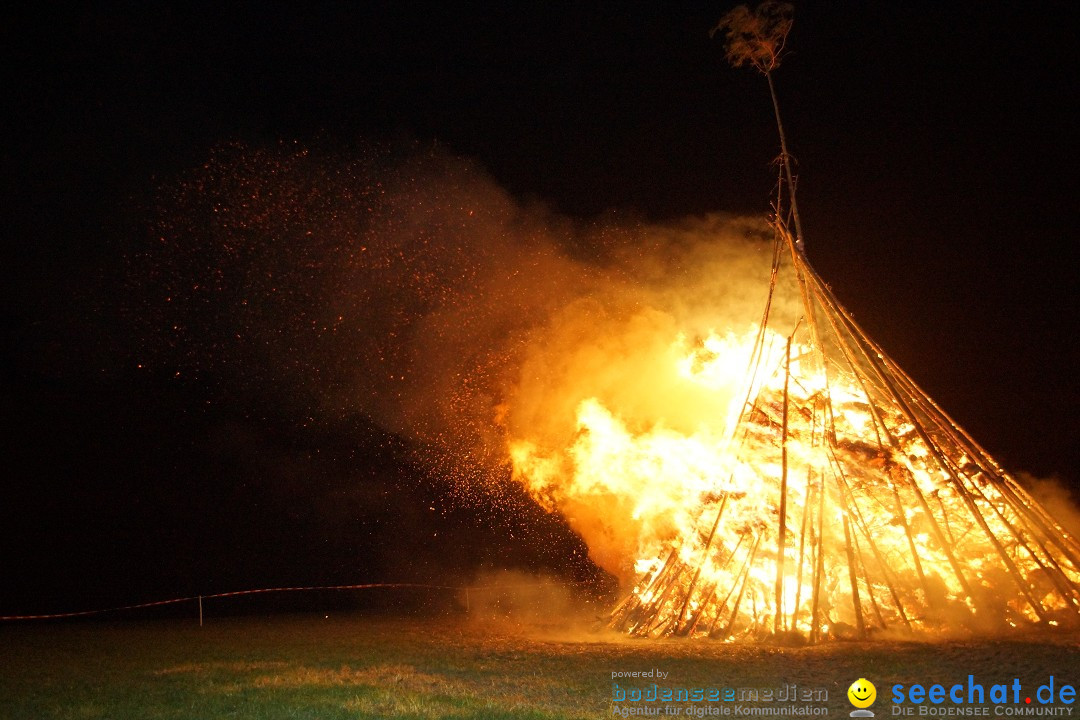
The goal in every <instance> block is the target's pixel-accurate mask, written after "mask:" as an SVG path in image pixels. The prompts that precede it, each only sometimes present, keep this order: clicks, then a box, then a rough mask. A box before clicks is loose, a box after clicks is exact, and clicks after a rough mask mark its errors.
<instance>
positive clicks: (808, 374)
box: [582, 221, 1080, 642]
mask: <svg viewBox="0 0 1080 720" xmlns="http://www.w3.org/2000/svg"><path fill="white" fill-rule="evenodd" d="M776 238H777V239H776V244H775V255H774V264H773V282H772V285H771V288H770V290H771V291H770V293H769V299H770V302H767V303H766V310H765V315H764V317H763V319H762V323H761V326H760V328H759V330H758V332H757V333H756V336H755V338H754V340H753V343H752V349H751V351H750V356H751V357H750V363H749V367H748V369H747V371H746V375H745V381H744V385H745V390H744V392H743V393H742V394H741V396H737V397H736V400H735V402H734V403H733V407H732V408H727V409H724V410H726V412H727V417H728V418H729V421H728V422H727V423H725V425H726V428H727V432H726V434H725V435H724V436H723V437H714V438H708V439H705V438H700V437H698V438H694V439H693V441H692V442H691V443H690V445H696V447H691V446H690V445H688V446H687V447H686V448H684V452H685V455H684V459H685V460H686V462H688V463H689V462H692V461H693V458H692V457H690V456H692V454H693V453H694V452H704V453H706V458H705V462H704V463H702V464H700V465H698V466H696V468H695V470H697V471H698V472H699V473H700V475H699V476H698V477H697V478H696V479H697V481H698V482H697V483H696V488H695V489H696V497H692V498H690V497H688V498H686V499H687V500H689V501H690V502H691V503H692V508H693V509H692V511H690V512H689V513H688V514H687V516H686V517H684V518H681V519H680V520H681V522H680V524H679V525H678V526H676V527H672V528H669V533H670V534H669V535H668V536H667V537H666V538H665V542H663V543H662V545H661V546H660V547H658V548H656V549H657V552H656V554H655V555H654V556H652V557H643V558H641V559H640V560H639V563H638V567H637V569H638V570H639V572H640V575H639V579H638V581H637V583H636V585H635V587H634V590H633V592H632V593H631V594H630V595H629V596H628V597H627V598H626V599H625V600H624V601H623V602H622V603H621V604H620V605H619V606H618V608H616V610H615V611H614V613H613V614H612V621H611V622H612V625H613V626H614V627H617V628H619V629H622V630H625V631H627V632H629V633H631V634H634V635H643V636H658V635H689V636H698V635H708V636H711V637H719V638H725V639H726V638H745V637H760V636H768V635H773V636H785V635H791V636H793V637H800V638H803V639H806V640H808V641H809V642H816V641H820V640H823V639H826V638H830V637H831V638H836V637H866V636H867V635H869V634H870V633H871V632H872V631H875V630H886V629H901V630H905V631H928V632H935V631H940V630H942V629H947V628H950V627H961V626H962V627H994V626H997V625H1000V624H1002V623H1004V624H1005V625H1006V626H1014V627H1015V626H1021V625H1025V624H1029V623H1045V624H1047V625H1050V626H1058V625H1066V624H1075V623H1076V620H1077V615H1078V612H1080V545H1078V543H1077V542H1076V541H1075V539H1073V538H1072V537H1070V536H1069V535H1068V534H1067V533H1066V532H1065V531H1064V530H1063V529H1062V528H1061V527H1060V526H1059V525H1058V524H1057V523H1056V522H1055V521H1054V519H1053V518H1051V517H1050V516H1049V515H1048V514H1047V512H1046V511H1045V510H1044V509H1043V508H1042V507H1041V506H1040V505H1039V504H1038V503H1037V502H1035V501H1034V500H1033V499H1032V497H1031V496H1030V495H1029V494H1028V493H1027V492H1025V490H1024V489H1023V488H1022V487H1021V486H1020V485H1019V484H1018V483H1017V482H1016V481H1015V480H1014V479H1013V478H1012V477H1010V476H1009V475H1008V474H1007V473H1006V472H1005V471H1004V470H1002V468H1001V467H1000V466H998V464H997V463H995V462H994V460H993V459H992V458H991V457H990V456H989V455H988V454H987V453H986V452H985V451H984V450H983V449H982V448H981V447H979V445H978V444H977V443H976V442H975V441H974V440H972V439H971V437H970V436H968V435H967V434H966V433H965V432H964V431H963V430H962V429H961V428H960V427H959V426H958V425H957V424H956V423H955V422H954V421H952V420H951V419H950V418H949V417H948V416H947V415H946V414H945V413H944V412H943V411H942V410H941V409H940V408H939V407H938V406H937V405H935V404H934V402H933V401H932V400H931V399H930V398H929V397H927V396H926V394H925V393H923V392H922V391H921V390H920V389H919V388H918V387H917V386H916V385H915V383H914V382H913V381H912V380H911V378H909V377H908V376H907V375H906V374H905V373H904V371H903V370H901V369H900V367H898V366H897V365H896V363H895V362H893V361H892V360H891V359H890V358H889V357H888V356H887V355H886V354H885V352H884V351H883V350H882V349H881V348H880V347H879V346H878V345H877V344H875V343H874V341H873V340H871V339H870V338H869V337H868V336H867V335H866V334H865V333H864V332H863V331H862V330H861V329H860V328H859V327H858V326H857V325H856V324H855V322H854V320H853V319H852V318H851V316H850V314H849V313H848V312H847V311H846V310H844V308H843V307H842V306H841V305H840V304H839V303H838V302H837V300H836V297H835V296H834V295H833V294H832V291H831V290H830V289H829V288H828V287H827V286H826V285H825V284H824V283H823V282H822V280H821V278H820V277H819V276H818V275H817V274H816V273H815V272H814V270H813V269H812V268H811V267H810V265H809V264H808V263H807V261H806V258H805V256H804V255H803V253H802V251H801V250H799V249H798V246H797V243H796V241H795V239H794V238H793V236H792V235H791V234H790V233H789V232H788V230H787V228H786V226H785V225H784V224H783V223H782V222H779V221H778V222H777V225H776ZM785 256H786V257H787V258H789V259H790V262H789V263H784V262H782V261H783V260H784V258H785ZM785 271H786V272H789V273H791V274H793V275H794V278H795V282H796V284H797V288H798V292H799V293H800V294H801V297H802V302H803V310H804V314H803V316H802V318H801V319H800V320H799V321H798V322H797V323H796V324H795V326H794V327H793V328H789V329H787V331H786V332H778V328H776V327H774V326H773V325H774V323H772V322H771V318H770V311H769V308H770V306H771V300H772V298H773V294H774V293H773V291H774V290H775V288H776V284H777V282H776V281H777V277H778V275H779V274H781V273H783V272H785ZM724 350H725V348H724V347H723V343H721V342H719V341H718V339H717V338H710V339H707V340H705V341H704V342H703V343H702V344H701V346H700V347H699V348H698V349H697V350H696V351H695V352H693V353H692V354H691V355H690V356H688V357H687V359H686V367H685V370H686V372H687V373H688V374H689V375H690V377H691V378H693V379H694V380H696V381H698V382H702V383H705V384H707V383H708V382H709V376H710V373H711V372H714V371H715V370H717V369H718V366H717V365H716V364H717V363H721V362H723V359H722V358H721V357H720V355H719V353H720V352H723V351H724ZM582 427H583V432H584V433H585V435H586V437H587V436H588V435H589V434H591V433H593V432H594V429H593V428H592V427H591V426H590V425H588V424H583V426H582ZM703 441H704V442H707V443H711V446H709V445H706V444H704V442H703ZM583 444H584V445H588V444H589V440H587V439H586V440H585V441H584V443H583ZM644 452H645V453H646V454H648V452H649V451H648V449H645V450H644ZM658 458H659V455H657V456H656V457H655V458H652V459H653V460H657V459H658ZM647 461H648V458H646V462H647ZM656 467H657V469H658V470H659V469H660V468H661V465H660V464H659V463H657V464H656ZM617 468H618V466H617V465H614V466H613V470H615V471H617ZM654 481H655V482H656V483H660V484H663V483H667V482H672V478H669V477H667V476H665V475H664V474H663V472H657V474H656V475H655V477H654Z"/></svg>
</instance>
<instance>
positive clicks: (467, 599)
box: [465, 585, 469, 615]
mask: <svg viewBox="0 0 1080 720" xmlns="http://www.w3.org/2000/svg"><path fill="white" fill-rule="evenodd" d="M468 613H469V586H468V585H466V586H465V614H466V615H467V614H468Z"/></svg>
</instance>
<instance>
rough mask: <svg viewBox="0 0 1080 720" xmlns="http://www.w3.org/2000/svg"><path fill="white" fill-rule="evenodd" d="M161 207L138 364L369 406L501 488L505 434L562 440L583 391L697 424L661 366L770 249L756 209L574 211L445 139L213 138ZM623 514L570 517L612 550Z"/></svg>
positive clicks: (277, 399)
mask: <svg viewBox="0 0 1080 720" xmlns="http://www.w3.org/2000/svg"><path fill="white" fill-rule="evenodd" d="M157 216H158V222H157V223H156V225H155V227H154V232H153V234H152V236H151V237H150V238H148V242H147V245H146V247H145V248H144V249H143V250H142V252H140V253H138V254H136V255H134V256H133V257H132V258H131V264H132V273H131V276H132V277H133V278H137V280H136V281H134V284H133V288H132V290H133V292H132V293H131V296H132V297H133V298H135V299H136V300H137V302H138V303H139V306H138V307H137V308H135V309H134V310H133V312H132V316H133V317H134V318H135V319H136V323H137V327H136V332H137V333H138V336H139V337H140V338H141V339H142V342H141V343H140V344H139V352H140V355H139V357H138V358H137V360H138V361H139V363H140V364H144V363H145V364H147V365H148V366H150V367H157V368H159V369H160V370H162V371H164V372H167V373H169V374H176V375H178V376H192V375H194V376H196V377H198V378H200V379H203V380H206V381H207V382H209V383H212V384H213V385H214V386H215V387H217V388H218V389H219V392H220V393H221V395H222V396H223V397H225V398H226V399H228V400H229V401H231V402H237V403H240V404H242V405H248V406H255V407H258V408H259V409H260V411H264V412H274V413H283V414H286V415H288V416H290V417H296V418H303V419H304V421H305V422H309V423H331V424H332V423H335V422H338V421H340V420H342V419H345V418H350V417H356V416H365V417H368V418H371V419H373V420H374V421H375V422H376V423H378V424H379V425H381V426H382V427H383V428H385V429H386V430H388V431H391V432H393V433H397V434H400V435H401V436H403V437H406V438H408V439H410V440H412V441H413V442H414V443H415V444H416V445H417V447H419V448H423V449H424V452H425V453H426V454H427V457H428V458H429V460H430V462H431V464H432V465H433V466H435V467H437V469H438V471H439V473H440V474H443V475H446V476H448V477H450V478H451V480H452V481H453V482H454V483H455V484H456V487H457V488H458V489H459V491H460V492H461V494H462V495H463V496H470V497H475V496H477V495H485V496H487V497H495V496H497V495H498V494H499V492H500V488H501V487H504V486H505V483H506V481H507V478H508V476H509V475H508V472H507V467H508V455H507V451H508V439H510V438H517V439H525V440H527V441H528V442H530V443H533V444H534V445H535V446H537V447H542V448H544V447H550V448H558V447H565V446H567V445H568V444H569V441H570V440H571V439H572V437H573V436H574V434H575V433H576V432H578V429H577V426H576V412H577V408H578V406H579V405H580V403H581V402H582V401H585V400H588V399H590V398H592V399H596V400H598V401H599V402H601V403H603V405H604V406H605V407H606V408H608V409H609V410H610V411H611V412H612V413H613V414H615V415H616V416H617V417H619V418H620V419H621V420H622V422H624V423H626V425H627V427H630V428H647V427H652V426H653V425H655V424H657V423H662V424H663V425H664V427H667V428H670V429H672V430H676V431H681V432H692V431H693V429H694V428H695V427H697V426H698V425H699V424H700V423H701V422H702V420H703V418H702V417H701V413H702V409H701V407H702V404H701V403H700V402H697V403H695V402H689V400H692V398H683V397H681V395H682V394H685V393H686V392H687V390H686V389H685V388H683V387H680V386H678V385H676V384H673V383H669V382H666V381H665V378H667V377H668V375H667V374H665V373H663V372H661V371H660V365H661V364H663V365H665V366H667V365H668V364H670V362H671V358H672V347H673V343H677V342H682V343H684V344H687V345H692V344H693V343H695V342H697V341H699V340H700V338H702V337H704V336H706V335H708V334H709V333H711V332H720V333H723V332H727V331H730V330H736V331H740V332H741V331H745V330H746V329H747V328H750V327H753V326H754V325H756V323H757V321H758V320H759V318H760V313H761V307H762V303H763V301H764V299H765V293H766V280H767V278H768V272H769V263H770V260H771V253H770V243H769V230H768V228H767V227H766V226H765V224H764V222H763V221H762V220H761V219H756V218H751V219H747V218H739V217H731V216H725V215H712V216H708V217H701V218H687V219H681V220H676V221H672V222H666V223H660V224H657V223H645V222H641V221H635V220H632V219H628V218H622V217H619V216H613V218H612V219H611V220H604V221H596V220H594V221H588V222H585V221H579V220H573V219H570V218H567V217H563V216H560V215H558V214H557V213H555V212H552V211H550V210H549V209H547V208H545V207H544V206H543V205H541V204H538V203H526V202H522V201H519V200H518V199H515V198H513V197H511V196H510V195H509V194H508V193H507V192H506V191H504V190H503V189H501V188H500V187H499V186H498V185H497V184H496V183H495V182H494V181H493V180H492V179H491V178H490V177H489V176H488V175H486V174H485V173H484V172H483V171H482V170H481V169H479V168H477V167H476V166H475V165H473V164H471V163H470V162H468V161H466V160H462V159H460V158H456V157H453V156H451V155H449V154H447V153H445V152H443V151H442V150H440V149H438V148H428V149H418V148H416V147H412V148H409V149H408V150H406V151H400V150H394V149H386V148H375V147H368V148H364V149H361V150H357V151H355V152H352V153H351V154H349V155H344V154H342V153H341V152H333V151H325V150H321V149H312V148H309V147H305V146H302V145H300V144H298V143H282V144H280V145H278V146H276V147H272V148H251V147H246V146H227V147H222V148H218V149H217V150H215V151H214V152H213V153H212V154H211V156H210V157H209V159H208V160H207V162H206V163H205V164H204V165H203V166H202V167H200V168H197V169H195V170H193V171H191V172H190V173H188V174H187V175H186V176H185V177H183V178H182V179H180V180H179V181H178V182H176V183H174V184H172V185H171V186H169V187H167V188H165V189H164V190H163V192H162V195H161V200H160V207H159V208H158V212H157ZM780 311H781V312H782V310H780ZM684 400H685V401H686V402H684ZM721 402H722V399H721ZM721 406H723V405H721ZM564 509H565V508H564ZM617 515H618V511H617V508H611V507H607V508H587V507H579V508H576V510H575V511H574V512H573V513H572V516H571V517H569V522H570V524H571V526H572V527H573V528H574V529H575V530H576V531H577V532H579V533H580V534H581V535H582V536H583V537H584V538H585V539H586V541H587V542H588V543H589V544H590V548H591V551H592V552H593V553H594V559H600V560H601V564H602V565H604V566H605V567H607V568H608V569H613V568H614V566H615V564H616V563H615V562H614V560H612V559H611V556H617V555H619V553H621V552H624V546H626V544H627V541H626V539H625V538H621V539H620V538H613V537H612V536H611V529H612V527H613V526H618V525H619V524H620V522H621V518H619V517H617ZM623 559H625V558H623Z"/></svg>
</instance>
